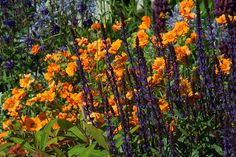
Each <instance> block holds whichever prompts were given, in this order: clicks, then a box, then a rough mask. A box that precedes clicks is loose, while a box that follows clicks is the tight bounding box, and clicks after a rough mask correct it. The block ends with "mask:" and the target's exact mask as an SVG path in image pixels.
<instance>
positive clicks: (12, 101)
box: [2, 97, 20, 112]
mask: <svg viewBox="0 0 236 157" xmlns="http://www.w3.org/2000/svg"><path fill="white" fill-rule="evenodd" d="M19 104H20V101H19V100H17V99H16V98H15V97H9V98H7V99H6V101H5V102H4V103H3V104H2V107H3V109H4V110H7V111H10V112H11V111H16V110H17V109H18V108H19V107H18V106H19Z"/></svg>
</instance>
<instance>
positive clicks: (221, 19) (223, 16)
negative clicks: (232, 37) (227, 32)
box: [215, 14, 236, 24]
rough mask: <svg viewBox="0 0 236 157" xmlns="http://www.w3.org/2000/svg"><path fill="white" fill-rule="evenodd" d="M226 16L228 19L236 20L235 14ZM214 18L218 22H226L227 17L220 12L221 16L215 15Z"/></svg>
mask: <svg viewBox="0 0 236 157" xmlns="http://www.w3.org/2000/svg"><path fill="white" fill-rule="evenodd" d="M228 18H229V21H233V20H236V16H234V17H233V16H231V15H228ZM215 20H216V22H217V23H219V24H226V23H227V19H226V16H225V14H222V15H221V16H219V17H217V18H216V19H215Z"/></svg>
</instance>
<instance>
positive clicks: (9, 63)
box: [4, 60, 15, 70]
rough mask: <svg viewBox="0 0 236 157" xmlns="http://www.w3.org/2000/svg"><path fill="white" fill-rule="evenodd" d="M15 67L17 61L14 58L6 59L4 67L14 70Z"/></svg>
mask: <svg viewBox="0 0 236 157" xmlns="http://www.w3.org/2000/svg"><path fill="white" fill-rule="evenodd" d="M14 67H15V63H14V61H13V60H9V61H6V63H5V65H4V68H5V69H6V70H12V69H13V68H14Z"/></svg>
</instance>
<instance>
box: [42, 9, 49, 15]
mask: <svg viewBox="0 0 236 157" xmlns="http://www.w3.org/2000/svg"><path fill="white" fill-rule="evenodd" d="M41 13H42V14H43V15H48V13H49V11H48V9H47V8H43V9H42V10H41Z"/></svg>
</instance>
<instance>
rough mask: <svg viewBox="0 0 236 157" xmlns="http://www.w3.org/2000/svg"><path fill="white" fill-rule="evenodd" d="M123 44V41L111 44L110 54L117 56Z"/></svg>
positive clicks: (118, 40)
mask: <svg viewBox="0 0 236 157" xmlns="http://www.w3.org/2000/svg"><path fill="white" fill-rule="evenodd" d="M121 44H122V40H120V39H117V40H116V41H114V42H113V43H112V44H111V48H110V49H109V53H111V54H116V52H117V51H118V50H119V48H120V46H121Z"/></svg>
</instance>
